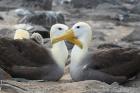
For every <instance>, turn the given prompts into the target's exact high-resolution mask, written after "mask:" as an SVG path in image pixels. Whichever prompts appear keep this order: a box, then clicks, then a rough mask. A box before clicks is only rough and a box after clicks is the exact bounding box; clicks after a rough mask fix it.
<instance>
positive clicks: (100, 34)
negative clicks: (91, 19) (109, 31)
mask: <svg viewBox="0 0 140 93" xmlns="http://www.w3.org/2000/svg"><path fill="white" fill-rule="evenodd" d="M105 37H106V35H105V34H104V33H103V32H100V31H94V32H93V39H99V40H102V41H105Z"/></svg>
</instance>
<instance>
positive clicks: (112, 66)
mask: <svg viewBox="0 0 140 93" xmlns="http://www.w3.org/2000/svg"><path fill="white" fill-rule="evenodd" d="M91 38H92V29H91V27H90V26H89V24H87V23H85V22H78V23H76V24H75V25H73V27H72V28H71V29H69V30H68V31H66V32H65V33H64V34H63V35H61V36H58V37H56V38H54V39H53V40H52V43H53V44H55V43H56V42H59V41H61V40H67V41H69V42H71V43H73V44H75V45H74V47H73V49H72V51H71V63H70V75H71V78H72V80H74V81H83V80H99V81H102V82H106V83H108V84H111V83H113V82H118V83H120V84H122V83H125V82H126V81H127V80H128V79H130V78H132V77H133V76H135V75H136V74H137V73H139V71H140V50H139V49H136V48H109V49H101V50H98V51H97V52H94V51H93V52H92V53H89V51H88V46H89V44H90V43H91Z"/></svg>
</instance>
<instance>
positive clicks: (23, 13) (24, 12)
mask: <svg viewBox="0 0 140 93" xmlns="http://www.w3.org/2000/svg"><path fill="white" fill-rule="evenodd" d="M15 14H16V15H17V16H19V17H24V16H28V15H32V14H35V13H34V11H32V10H29V9H26V8H18V9H16V10H15Z"/></svg>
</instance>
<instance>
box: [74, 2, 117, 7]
mask: <svg viewBox="0 0 140 93" xmlns="http://www.w3.org/2000/svg"><path fill="white" fill-rule="evenodd" d="M102 3H111V4H114V5H116V4H119V2H118V0H72V5H73V7H75V8H81V7H85V8H93V7H94V8H95V7H97V6H98V5H99V4H102Z"/></svg>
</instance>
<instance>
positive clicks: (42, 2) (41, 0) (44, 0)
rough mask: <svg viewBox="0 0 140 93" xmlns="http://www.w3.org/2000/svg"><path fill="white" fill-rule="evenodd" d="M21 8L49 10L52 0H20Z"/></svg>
mask: <svg viewBox="0 0 140 93" xmlns="http://www.w3.org/2000/svg"><path fill="white" fill-rule="evenodd" d="M22 6H23V7H27V8H28V7H29V8H33V9H35V10H51V9H52V0H36V1H35V0H22Z"/></svg>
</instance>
